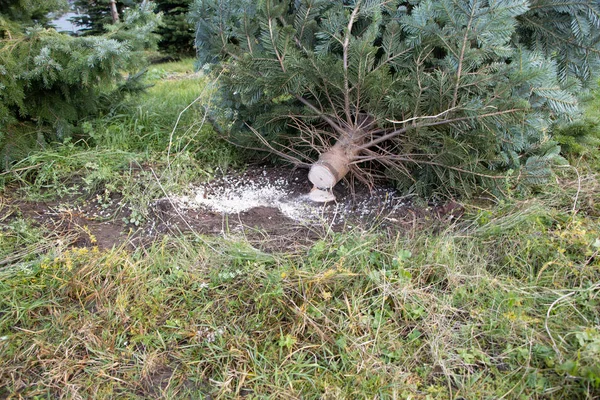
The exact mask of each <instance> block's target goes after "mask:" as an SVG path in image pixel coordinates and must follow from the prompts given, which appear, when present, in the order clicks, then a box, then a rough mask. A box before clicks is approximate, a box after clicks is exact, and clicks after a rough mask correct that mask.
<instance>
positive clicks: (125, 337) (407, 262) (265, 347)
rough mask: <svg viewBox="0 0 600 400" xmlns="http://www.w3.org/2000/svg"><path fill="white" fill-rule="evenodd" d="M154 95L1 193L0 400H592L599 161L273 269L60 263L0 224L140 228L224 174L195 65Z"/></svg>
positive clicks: (234, 253)
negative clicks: (86, 219)
mask: <svg viewBox="0 0 600 400" xmlns="http://www.w3.org/2000/svg"><path fill="white" fill-rule="evenodd" d="M149 79H150V80H151V81H154V83H155V84H154V86H153V87H152V88H150V89H149V91H148V93H147V94H146V95H144V96H143V97H140V98H138V99H131V100H129V103H127V104H125V103H124V104H123V105H122V107H121V108H120V109H119V110H116V111H115V112H114V113H113V114H110V115H106V116H104V117H102V118H100V119H97V120H90V121H88V122H87V123H86V129H87V130H88V132H89V136H90V138H91V140H88V141H87V142H85V143H84V142H77V143H72V142H67V143H64V144H61V145H59V146H57V147H53V148H48V149H46V150H44V151H40V152H36V153H32V154H30V155H29V156H28V157H27V158H26V159H25V160H24V161H22V162H20V163H19V164H17V165H15V166H14V167H13V168H12V169H11V170H9V171H8V172H7V173H5V174H4V175H2V176H1V179H2V184H3V186H2V192H1V193H2V197H0V360H1V362H0V397H2V398H4V397H8V398H73V399H76V398H140V399H142V398H193V399H199V398H206V399H208V398H238V397H247V398H286V399H287V398H305V399H309V398H311V399H312V398H314V399H317V398H325V399H341V398H348V399H354V398H412V399H449V398H454V399H459V398H463V399H482V398H498V399H499V398H507V399H530V398H547V399H562V398H598V397H599V396H600V367H599V365H600V364H599V363H598V360H599V359H600V255H599V253H600V224H599V223H598V218H599V217H600V203H599V200H598V196H597V193H599V192H600V180H599V179H598V173H599V171H600V164H599V162H598V156H597V154H598V148H597V145H596V147H594V145H591V144H589V143H588V144H582V146H583V147H582V148H581V150H582V151H573V152H567V151H566V150H565V151H564V153H563V155H564V156H565V157H567V158H569V159H570V160H571V162H572V166H564V167H561V168H559V169H557V170H556V174H555V177H554V180H553V181H552V182H551V183H550V184H547V185H544V186H543V187H539V188H537V193H536V194H535V196H533V195H530V196H527V197H525V196H524V195H523V194H521V193H520V192H514V193H511V192H510V191H508V192H507V196H506V198H504V199H501V200H499V199H495V200H494V201H489V200H484V199H481V200H479V201H475V200H473V201H472V202H470V203H468V204H465V209H466V213H465V215H464V216H463V217H462V218H461V219H459V220H458V221H456V222H454V223H448V222H440V221H431V222H430V223H426V224H423V225H422V226H421V227H420V228H416V229H412V230H408V231H400V232H399V231H395V230H391V229H387V230H386V229H380V228H377V227H375V228H373V229H370V230H361V229H358V228H356V229H350V230H346V231H344V232H341V233H340V232H338V233H336V232H331V231H327V230H325V233H324V234H323V235H322V236H321V237H320V239H319V240H317V241H315V242H314V243H312V244H308V245H306V246H298V247H297V248H295V249H294V250H289V251H283V250H282V251H279V252H274V253H266V252H263V251H260V250H258V249H257V248H256V246H255V245H254V244H253V243H252V242H250V241H248V240H246V239H244V238H243V237H237V236H233V235H229V234H227V235H224V236H223V237H208V236H201V235H196V234H193V233H189V234H187V235H176V236H175V235H172V236H169V235H166V236H164V237H162V238H160V239H159V240H156V241H154V242H152V243H149V244H147V245H146V246H141V247H138V248H137V249H135V250H131V249H130V248H128V247H126V244H123V246H121V247H115V248H112V249H101V248H98V247H94V246H93V245H91V246H87V247H78V246H71V245H70V243H71V242H69V240H68V238H64V237H61V236H60V235H58V234H57V233H56V232H52V231H50V230H47V229H46V228H44V227H40V226H39V224H37V223H35V222H34V221H32V220H28V219H26V218H23V217H21V216H19V213H18V212H16V213H14V212H11V213H9V212H7V210H8V209H9V208H12V207H15V206H14V204H12V203H11V201H9V200H11V199H13V198H14V197H21V198H27V199H32V200H40V199H50V198H59V199H69V198H75V197H77V196H81V195H84V196H88V197H89V196H98V195H100V196H105V193H106V191H108V192H109V194H110V193H112V194H119V196H120V199H121V200H122V201H124V202H125V203H126V204H128V206H129V207H131V208H132V209H134V210H136V211H137V212H139V214H140V215H141V217H140V218H143V217H144V213H146V212H147V209H148V204H149V202H150V201H151V200H152V199H156V198H157V197H160V196H163V195H164V193H165V192H169V191H170V190H175V189H177V188H178V187H184V186H185V185H187V184H189V183H190V182H193V181H197V180H200V179H209V178H210V177H211V176H213V175H214V174H215V173H216V171H217V169H220V170H225V169H227V168H229V167H230V166H239V165H240V164H241V156H240V155H239V154H238V153H236V151H235V150H234V149H232V148H231V147H229V146H228V145H226V144H225V143H223V142H220V141H218V140H217V137H216V135H215V133H214V132H213V131H212V129H211V128H210V127H209V125H208V124H206V123H203V122H202V121H203V115H204V107H205V106H207V103H206V102H207V101H208V100H207V99H209V98H210V96H209V91H210V90H211V88H210V86H207V85H206V84H207V81H206V80H205V78H204V77H203V76H202V75H195V74H194V75H192V74H191V62H190V61H186V62H182V63H176V64H166V65H160V66H156V67H153V68H152V69H151V70H150V71H149ZM199 96H200V100H198V101H196V102H195V103H194V100H196V99H197V98H199ZM204 96H206V97H204ZM594 101H595V103H592V104H591V105H590V108H591V109H592V110H593V109H594V107H595V111H593V112H592V111H590V113H591V115H592V114H593V113H594V112H596V113H597V110H598V103H597V100H594ZM192 103H193V105H192V106H190V108H189V109H187V111H185V112H183V113H181V112H182V111H183V110H184V109H185V107H186V106H187V105H189V104H192ZM180 113H181V114H180ZM590 129H591V128H590ZM588 133H589V132H588Z"/></svg>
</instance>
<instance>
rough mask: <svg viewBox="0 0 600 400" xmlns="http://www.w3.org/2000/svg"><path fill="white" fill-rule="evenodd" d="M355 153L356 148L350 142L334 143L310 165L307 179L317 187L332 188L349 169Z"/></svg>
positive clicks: (356, 151)
mask: <svg viewBox="0 0 600 400" xmlns="http://www.w3.org/2000/svg"><path fill="white" fill-rule="evenodd" d="M357 153H358V149H357V148H356V146H354V145H352V144H345V143H343V142H341V141H340V142H338V143H336V144H335V145H334V146H333V147H332V148H331V149H329V150H328V151H326V152H325V153H322V154H321V155H320V156H319V159H318V160H317V162H316V163H314V164H313V165H312V166H311V167H310V171H309V173H308V180H310V181H311V182H312V184H313V185H315V187H317V188H319V189H331V188H333V187H334V186H335V184H336V183H338V182H339V181H340V180H342V178H344V176H346V174H347V173H348V171H350V163H351V162H352V160H353V159H354V157H355V156H356V154H357Z"/></svg>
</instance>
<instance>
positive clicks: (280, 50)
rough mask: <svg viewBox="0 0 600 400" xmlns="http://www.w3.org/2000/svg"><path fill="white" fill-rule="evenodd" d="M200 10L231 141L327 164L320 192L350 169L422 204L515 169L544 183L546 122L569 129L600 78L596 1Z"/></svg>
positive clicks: (210, 2)
mask: <svg viewBox="0 0 600 400" xmlns="http://www.w3.org/2000/svg"><path fill="white" fill-rule="evenodd" d="M193 10H194V16H195V18H196V21H197V34H196V45H197V48H198V55H199V62H200V64H201V65H202V64H209V65H210V64H212V65H214V68H215V69H217V70H218V71H219V73H220V74H221V89H222V91H221V96H222V100H223V104H224V105H225V106H227V107H228V109H229V110H230V111H229V116H230V117H231V118H232V119H233V120H234V123H233V127H232V129H231V130H232V133H234V134H235V135H236V136H237V137H242V136H244V134H243V132H244V131H248V130H250V131H252V132H253V133H254V136H255V138H256V139H257V140H258V141H259V142H260V144H261V146H262V147H263V148H265V149H269V150H271V151H273V152H275V153H277V154H279V155H281V156H282V157H284V158H286V159H288V160H289V161H292V162H294V163H296V164H305V165H311V164H312V163H313V162H314V161H315V159H316V158H317V156H319V155H320V158H319V162H318V163H317V164H316V165H318V166H325V167H327V170H328V171H326V172H324V173H323V174H321V173H320V172H319V174H317V175H318V176H317V178H319V177H325V178H324V179H325V180H324V181H323V180H321V181H320V182H321V184H322V185H323V186H325V187H329V186H331V185H332V184H333V183H335V181H337V180H338V179H339V178H340V177H341V176H343V174H344V173H345V169H350V170H351V171H352V172H353V173H354V174H353V176H355V177H357V178H359V179H361V180H363V181H365V182H367V183H371V182H372V181H373V179H374V177H376V175H377V174H379V171H382V169H381V168H379V167H377V165H379V166H381V167H383V170H384V171H385V174H386V175H387V176H388V177H390V176H391V177H393V178H394V179H395V180H396V181H397V182H398V185H399V186H401V187H403V188H405V189H411V190H416V191H428V190H431V189H432V188H446V189H449V190H450V191H461V192H465V191H466V192H469V191H470V190H472V188H473V187H475V186H479V187H481V186H495V185H494V182H497V181H500V180H501V177H502V175H501V174H500V173H499V170H508V169H520V168H524V169H523V171H522V174H521V176H523V177H524V180H523V181H530V182H532V183H537V182H541V181H542V180H543V179H544V178H545V177H547V176H548V174H549V166H550V165H551V163H552V162H562V159H561V158H560V156H559V150H560V149H559V147H558V146H557V145H556V142H554V141H552V140H551V130H552V126H553V124H554V123H555V122H560V121H565V120H572V119H577V118H578V116H579V108H578V101H577V97H576V95H577V94H578V93H581V92H582V91H584V90H585V89H586V88H587V87H589V85H591V84H592V83H593V81H594V79H595V77H596V76H597V71H598V59H599V57H598V54H599V53H600V45H599V42H600V41H599V36H598V32H600V30H599V29H598V28H600V18H599V16H600V6H599V5H598V3H597V2H593V1H582V2H563V1H559V0H536V1H526V0H502V1H501V0H453V1H451V0H441V1H431V0H421V1H390V0H362V1H361V0H355V1H352V0H345V1H325V0H287V1H281V0H263V1H260V2H255V1H250V0H196V1H195V3H194V7H193ZM217 122H218V121H217ZM246 128H247V129H246ZM340 160H341V162H340ZM336 163H339V165H338V164H336ZM333 164H336V165H333ZM332 165H333V168H330V167H331V166H332ZM341 165H344V166H341ZM313 170H315V167H314V166H313ZM328 173H329V174H330V175H327V174H328ZM313 175H314V174H313ZM317 181H318V179H317ZM313 182H314V180H313ZM314 183H316V184H317V186H319V182H314Z"/></svg>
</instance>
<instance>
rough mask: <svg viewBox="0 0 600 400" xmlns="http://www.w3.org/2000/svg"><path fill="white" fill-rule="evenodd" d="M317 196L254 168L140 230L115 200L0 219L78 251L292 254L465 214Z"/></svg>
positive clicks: (398, 202)
mask: <svg viewBox="0 0 600 400" xmlns="http://www.w3.org/2000/svg"><path fill="white" fill-rule="evenodd" d="M310 189H311V184H310V182H309V181H308V179H307V171H306V170H289V169H287V170H286V169H282V168H279V169H276V168H265V167H252V168H248V169H247V170H246V171H245V172H241V173H237V174H230V175H227V176H223V177H220V178H217V179H215V180H213V181H211V182H209V183H206V184H197V185H192V186H190V187H189V188H188V189H187V190H185V191H184V192H183V193H170V194H168V196H164V197H162V198H158V199H155V200H153V201H152V202H151V204H149V205H148V207H149V218H148V219H147V221H145V222H144V223H143V224H142V225H140V226H137V227H136V226H134V225H132V224H127V223H126V222H125V219H127V218H126V217H128V213H129V211H128V209H127V207H124V205H123V204H122V202H121V201H120V200H121V199H119V198H118V196H114V195H113V196H112V198H111V199H109V200H108V201H106V199H104V201H102V202H99V201H96V200H94V198H90V199H84V200H82V199H62V200H60V201H52V202H28V201H23V200H19V199H15V198H14V197H13V198H11V196H10V193H9V194H8V195H7V194H6V193H5V197H6V199H5V203H6V204H8V206H6V207H3V209H2V210H1V211H0V221H4V222H3V223H7V222H8V221H10V220H11V219H13V218H16V217H17V216H21V217H24V218H28V219H30V220H33V221H36V223H38V224H39V225H43V226H46V227H48V228H49V229H51V230H52V231H54V232H55V233H57V234H58V235H63V236H66V235H70V236H69V237H71V238H73V239H72V240H73V245H75V246H98V247H100V248H112V247H113V246H117V247H121V246H122V247H129V248H133V247H138V246H143V245H147V244H149V243H151V242H153V241H154V240H156V239H157V238H160V237H161V236H163V235H166V234H180V233H196V234H201V235H240V236H244V237H246V238H248V239H249V240H251V241H252V242H254V243H256V244H257V245H258V246H259V247H260V248H262V249H263V250H267V251H278V250H282V251H285V250H288V249H292V248H294V247H296V245H302V244H308V243H310V242H312V241H314V240H316V239H318V238H319V237H321V236H322V235H324V234H325V233H326V232H328V231H330V230H333V231H341V230H343V229H347V228H356V229H371V228H373V227H377V228H378V229H387V230H393V231H399V232H402V231H407V230H410V229H414V228H416V227H418V226H421V225H423V224H427V223H431V221H441V222H442V223H444V224H445V223H448V222H450V221H453V220H455V219H456V218H458V217H460V215H461V214H462V207H461V206H460V205H459V204H457V203H448V204H445V205H442V206H438V207H418V206H416V205H415V204H414V203H413V201H411V199H412V198H411V197H410V196H405V195H402V194H401V193H398V192H397V191H395V190H394V189H393V188H390V187H379V188H375V189H373V190H369V189H368V188H366V187H362V186H356V187H355V188H354V190H351V189H350V187H349V185H348V184H347V183H345V182H341V183H340V184H338V185H337V186H336V187H335V188H334V190H333V192H334V194H335V197H336V201H333V202H329V203H326V204H322V203H314V202H312V201H310V200H309V199H308V193H309V191H310ZM124 217H125V218H124ZM428 221H429V222H428Z"/></svg>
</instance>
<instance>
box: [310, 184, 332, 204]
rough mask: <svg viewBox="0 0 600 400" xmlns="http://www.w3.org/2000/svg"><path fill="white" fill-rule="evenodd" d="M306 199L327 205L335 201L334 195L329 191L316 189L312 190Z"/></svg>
mask: <svg viewBox="0 0 600 400" xmlns="http://www.w3.org/2000/svg"><path fill="white" fill-rule="evenodd" d="M308 198H309V199H310V200H312V201H314V202H316V203H328V202H330V201H335V195H334V194H333V192H331V191H329V190H321V189H319V188H317V187H314V188H312V190H311V191H310V193H309V194H308Z"/></svg>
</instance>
